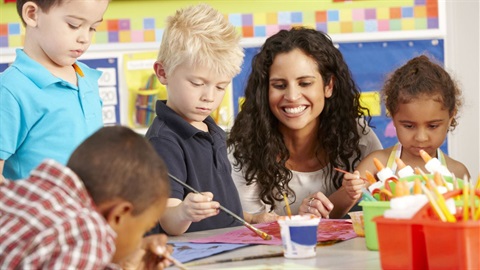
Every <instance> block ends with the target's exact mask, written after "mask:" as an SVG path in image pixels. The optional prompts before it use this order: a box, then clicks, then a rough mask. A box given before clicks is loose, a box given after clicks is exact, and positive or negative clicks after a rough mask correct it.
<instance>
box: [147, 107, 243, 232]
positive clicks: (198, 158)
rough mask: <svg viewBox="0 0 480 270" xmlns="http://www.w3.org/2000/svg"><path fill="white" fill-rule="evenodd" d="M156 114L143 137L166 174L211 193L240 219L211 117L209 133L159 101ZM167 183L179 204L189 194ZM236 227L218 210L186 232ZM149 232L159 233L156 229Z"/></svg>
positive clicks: (220, 133)
mask: <svg viewBox="0 0 480 270" xmlns="http://www.w3.org/2000/svg"><path fill="white" fill-rule="evenodd" d="M156 113H157V117H156V118H155V120H154V121H153V123H152V125H151V126H150V128H149V129H148V131H147V134H146V137H147V138H148V140H149V141H150V142H151V143H152V145H153V147H154V148H155V149H156V151H157V153H158V154H159V155H160V156H161V157H162V158H163V160H164V161H165V163H166V165H167V168H168V171H169V173H170V174H172V175H173V176H175V177H177V178H178V179H180V180H182V181H185V182H186V183H187V184H188V185H190V186H191V187H193V188H194V189H196V190H197V191H200V192H205V191H210V192H212V193H213V200H215V201H218V202H219V203H220V204H221V205H222V206H224V207H226V208H227V209H229V210H230V211H232V212H234V213H235V214H237V215H239V216H240V217H243V212H242V206H241V204H240V198H239V196H238V191H237V188H236V187H235V184H234V183H233V180H232V176H231V170H232V169H231V166H230V162H229V160H228V156H227V146H226V136H225V132H224V131H223V130H222V129H221V128H220V127H219V126H217V124H215V122H214V121H213V119H212V118H211V117H207V119H205V120H204V123H205V124H206V125H207V126H208V130H209V132H204V131H201V130H199V129H197V128H195V127H194V126H192V125H191V124H189V123H188V122H187V121H185V120H184V119H183V118H181V117H180V116H179V115H178V114H177V113H176V112H175V111H173V110H172V109H170V108H169V107H167V105H165V103H164V102H162V101H157V104H156ZM170 184H171V195H170V197H172V198H177V199H180V200H182V201H183V200H184V198H185V197H186V196H187V194H188V193H189V192H190V191H188V190H185V189H184V188H183V186H181V185H180V184H178V183H176V182H175V181H173V180H171V181H170ZM240 225H242V224H241V223H239V222H238V221H236V220H235V219H234V218H232V217H231V216H229V215H227V214H226V213H225V212H223V211H220V213H219V214H218V215H216V216H213V217H209V218H206V219H203V220H201V221H199V222H193V223H192V224H191V225H190V227H189V228H188V230H187V232H194V231H202V230H211V229H217V228H224V227H231V226H240ZM153 232H163V230H162V229H161V228H160V227H157V228H156V229H154V230H153Z"/></svg>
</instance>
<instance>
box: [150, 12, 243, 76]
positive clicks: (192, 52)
mask: <svg viewBox="0 0 480 270" xmlns="http://www.w3.org/2000/svg"><path fill="white" fill-rule="evenodd" d="M243 57H244V53H243V49H242V48H241V47H240V36H239V35H238V34H237V33H236V30H235V27H234V26H233V25H232V24H230V22H229V21H228V20H227V19H226V18H225V17H224V16H223V15H222V14H221V13H220V12H218V11H217V10H215V9H213V8H212V7H210V6H209V5H207V4H199V5H195V6H190V7H187V8H184V9H180V10H177V12H176V13H175V15H174V16H170V17H169V18H168V19H167V26H166V28H165V31H164V33H163V37H162V43H161V45H160V50H159V52H158V59H157V61H159V62H161V63H162V64H163V66H164V68H165V72H166V74H167V76H168V75H170V74H171V73H172V72H173V71H174V70H175V68H176V67H178V66H179V65H181V64H184V63H185V64H188V65H192V66H201V67H206V68H209V69H211V70H213V71H214V72H216V73H217V74H219V75H221V76H228V77H233V76H235V75H237V74H238V73H239V72H240V66H241V65H242V62H243Z"/></svg>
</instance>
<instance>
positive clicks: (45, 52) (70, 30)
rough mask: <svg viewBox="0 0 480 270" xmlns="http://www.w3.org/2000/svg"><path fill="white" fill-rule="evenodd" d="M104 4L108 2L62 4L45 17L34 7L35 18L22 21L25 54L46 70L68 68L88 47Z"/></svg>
mask: <svg viewBox="0 0 480 270" xmlns="http://www.w3.org/2000/svg"><path fill="white" fill-rule="evenodd" d="M108 3H109V0H82V1H76V0H74V1H63V3H61V4H60V5H55V6H53V7H51V8H50V9H49V10H48V12H47V13H45V12H43V11H42V10H41V9H40V8H38V7H37V9H36V16H35V17H34V18H33V19H29V18H27V19H26V20H25V21H26V23H27V25H26V27H27V31H28V32H27V35H28V38H27V39H26V43H25V52H26V53H27V54H28V55H29V56H30V57H32V58H33V59H35V60H36V61H38V62H39V63H40V64H42V65H44V66H46V67H47V68H48V67H63V66H71V65H72V64H73V63H74V62H75V61H76V59H77V58H78V57H80V56H81V55H82V54H83V53H84V52H85V51H86V50H87V48H88V47H89V46H90V42H91V39H92V36H93V34H94V33H95V29H96V27H97V26H98V25H99V24H100V23H101V21H102V20H103V14H104V13H105V11H106V9H107V6H108ZM25 5H35V4H32V2H28V3H27V4H25ZM25 5H24V9H25ZM35 6H36V5H35ZM33 9H35V7H33ZM32 16H33V15H32ZM23 17H24V19H25V17H29V16H25V14H24V16H23Z"/></svg>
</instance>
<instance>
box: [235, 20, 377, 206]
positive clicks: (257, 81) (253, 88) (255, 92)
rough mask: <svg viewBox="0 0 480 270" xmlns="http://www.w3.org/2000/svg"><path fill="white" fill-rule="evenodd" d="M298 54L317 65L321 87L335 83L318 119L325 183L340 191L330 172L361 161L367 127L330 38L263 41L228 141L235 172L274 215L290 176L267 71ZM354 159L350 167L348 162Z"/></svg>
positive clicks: (289, 36) (337, 177)
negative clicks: (287, 55) (280, 59)
mask: <svg viewBox="0 0 480 270" xmlns="http://www.w3.org/2000/svg"><path fill="white" fill-rule="evenodd" d="M295 49H300V50H301V51H302V52H304V53H305V54H306V55H308V56H310V57H311V58H312V59H313V60H314V61H315V63H316V64H317V65H318V71H319V73H320V74H321V76H322V79H323V83H324V85H327V84H328V83H329V82H330V81H331V80H332V79H334V88H333V94H332V96H331V97H330V98H328V99H326V100H325V107H324V109H323V111H322V113H321V114H320V116H319V117H320V119H319V120H320V121H319V122H320V125H319V128H318V140H317V147H316V155H317V158H319V157H320V156H321V153H320V146H321V148H323V151H322V152H323V153H325V155H326V157H322V158H319V160H326V161H327V162H329V163H330V165H331V166H329V168H328V173H327V175H328V177H329V178H330V179H329V181H328V183H330V184H333V185H334V187H335V188H337V189H338V188H339V187H340V186H341V184H342V180H343V178H342V175H341V174H339V173H338V172H336V171H333V170H332V168H333V167H342V168H345V169H346V170H353V168H355V166H356V165H357V163H358V162H359V160H360V157H361V152H360V148H359V145H358V144H359V140H360V134H359V131H358V123H360V125H361V127H362V130H363V131H362V132H363V133H366V132H367V131H366V128H367V126H368V124H369V122H370V113H369V111H368V109H367V108H365V107H362V106H361V105H360V101H359V97H360V92H359V90H358V87H357V85H356V84H355V82H354V81H353V78H352V75H351V72H350V70H349V68H348V66H347V64H346V63H345V61H344V59H343V56H342V54H341V53H340V51H339V50H338V49H337V48H336V47H335V46H334V44H333V43H332V41H331V39H330V37H329V36H328V35H327V34H325V33H323V32H320V31H316V30H314V29H308V28H303V27H298V28H292V29H291V30H281V31H280V32H278V33H277V34H275V35H273V36H271V37H270V38H268V39H267V40H266V42H265V44H264V45H263V46H262V48H261V50H260V52H259V53H258V54H257V55H256V56H255V57H254V58H253V61H252V73H251V74H250V76H249V78H248V83H247V86H246V89H245V101H244V103H243V104H242V106H241V111H240V112H239V114H238V115H237V117H236V119H235V122H234V125H233V127H232V129H231V131H230V133H229V137H228V140H227V143H228V146H229V147H233V149H234V151H233V156H234V158H235V159H236V161H235V162H234V164H233V165H234V166H235V167H236V169H243V171H244V177H245V179H246V181H247V185H249V184H252V183H253V182H256V183H257V185H258V186H259V188H260V194H259V195H260V198H261V199H262V201H263V202H264V203H266V204H270V205H272V210H273V209H275V201H281V200H282V194H281V192H279V191H287V192H288V193H289V194H292V195H293V196H295V193H294V192H293V190H291V189H290V188H289V182H290V180H291V179H292V172H291V171H290V170H289V169H288V168H287V167H286V162H287V160H288V159H289V157H290V153H289V151H288V149H287V147H286V146H285V143H284V141H283V137H282V134H281V133H280V131H279V130H278V125H279V121H278V120H277V118H276V117H275V116H274V115H273V113H272V112H271V111H270V107H269V103H268V89H269V71H270V66H271V65H272V63H273V61H274V59H275V57H276V56H277V55H279V54H282V53H287V52H291V51H293V50H295ZM352 157H354V158H353V161H352V162H351V161H350V159H351V158H352Z"/></svg>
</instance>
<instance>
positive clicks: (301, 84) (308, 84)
mask: <svg viewBox="0 0 480 270" xmlns="http://www.w3.org/2000/svg"><path fill="white" fill-rule="evenodd" d="M311 84H312V83H311V82H301V83H299V85H300V86H301V87H307V86H310V85H311Z"/></svg>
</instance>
